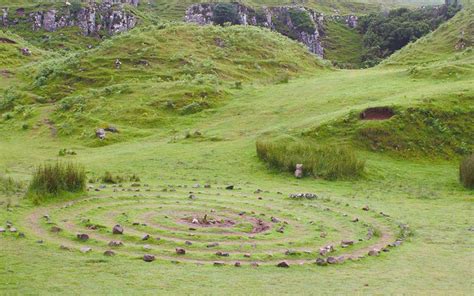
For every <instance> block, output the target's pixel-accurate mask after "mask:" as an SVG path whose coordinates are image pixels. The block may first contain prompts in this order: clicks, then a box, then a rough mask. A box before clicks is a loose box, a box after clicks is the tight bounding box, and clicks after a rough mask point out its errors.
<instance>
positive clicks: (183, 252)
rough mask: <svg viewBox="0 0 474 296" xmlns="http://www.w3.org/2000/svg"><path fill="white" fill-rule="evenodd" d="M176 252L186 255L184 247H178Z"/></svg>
mask: <svg viewBox="0 0 474 296" xmlns="http://www.w3.org/2000/svg"><path fill="white" fill-rule="evenodd" d="M176 254H178V255H185V254H186V250H185V249H183V248H176Z"/></svg>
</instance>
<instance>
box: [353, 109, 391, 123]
mask: <svg viewBox="0 0 474 296" xmlns="http://www.w3.org/2000/svg"><path fill="white" fill-rule="evenodd" d="M394 115H395V112H394V111H393V109H392V108H389V107H373V108H367V109H365V110H364V111H362V113H360V119H362V120H384V119H389V118H391V117H393V116H394Z"/></svg>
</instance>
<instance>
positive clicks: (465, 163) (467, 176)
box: [459, 154, 474, 189]
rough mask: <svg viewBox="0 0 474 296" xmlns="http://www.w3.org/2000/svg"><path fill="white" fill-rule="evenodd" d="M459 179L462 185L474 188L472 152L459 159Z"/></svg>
mask: <svg viewBox="0 0 474 296" xmlns="http://www.w3.org/2000/svg"><path fill="white" fill-rule="evenodd" d="M459 179H460V181H461V183H462V185H463V186H464V187H466V188H470V189H474V154H471V155H469V156H467V157H465V158H464V159H463V160H462V161H461V165H460V166H459Z"/></svg>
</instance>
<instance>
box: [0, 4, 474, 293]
mask: <svg viewBox="0 0 474 296" xmlns="http://www.w3.org/2000/svg"><path fill="white" fill-rule="evenodd" d="M463 13H464V14H462V15H460V16H458V17H457V18H456V19H453V20H452V21H451V22H450V23H449V24H448V25H447V26H451V30H447V31H446V28H444V29H443V28H440V30H445V31H441V33H443V32H447V33H446V34H447V35H444V34H440V33H439V32H435V33H433V35H430V36H427V38H426V40H425V39H421V40H419V41H418V42H416V43H414V44H412V45H410V46H409V48H407V49H406V50H402V51H400V53H399V54H398V55H395V56H394V58H393V60H388V61H386V62H385V63H384V64H382V65H381V66H378V67H376V68H372V69H364V70H336V69H332V68H329V67H328V66H327V64H326V63H324V62H322V61H320V60H318V59H316V58H315V57H312V56H311V55H309V54H308V53H306V52H305V51H304V49H303V47H302V46H298V45H297V44H295V43H294V42H291V41H287V40H283V39H282V38H281V37H279V36H276V35H274V33H270V32H267V31H264V30H257V29H255V30H253V29H252V30H250V31H249V32H247V33H245V32H242V31H243V29H241V28H225V29H201V28H199V29H197V28H192V27H187V26H178V27H170V28H167V29H164V30H163V29H159V30H158V29H157V30H150V31H148V32H141V31H140V32H139V34H137V35H135V36H134V35H131V34H125V35H123V36H119V37H117V38H113V39H111V40H109V41H106V42H105V43H103V44H102V45H100V46H99V47H98V48H96V49H93V50H91V51H85V52H81V53H79V54H78V55H71V57H70V60H67V59H69V56H68V57H66V58H64V57H58V56H56V55H55V54H52V53H49V52H42V51H39V55H38V56H35V55H33V56H32V57H31V60H29V59H28V60H25V59H23V58H21V57H18V56H14V55H13V62H12V64H0V67H1V69H3V68H4V69H7V70H9V71H11V72H12V74H11V75H8V77H7V76H2V79H1V80H0V90H2V91H3V90H6V89H9V88H10V87H14V88H15V91H16V92H20V93H21V95H19V96H18V102H20V101H21V104H20V103H18V104H17V105H16V106H15V107H13V108H11V109H8V110H6V111H2V114H6V113H10V115H9V116H12V117H9V116H3V115H2V119H0V136H1V143H0V227H1V228H5V227H6V224H7V221H9V222H11V224H12V225H13V227H14V228H16V229H17V232H11V231H10V230H6V232H5V233H0V294H5V295H17V294H19V295H24V294H26V295H29V294H41V295H42V294H85V295H93V294H99V295H101V294H108V295H115V294H211V295H215V294H224V293H225V294H230V295H262V294H263V295H266V294H272V295H273V294H292V295H293V294H301V295H310V294H331V295H333V294H349V293H356V294H410V295H411V294H415V295H417V294H421V295H427V294H429V295H446V294H449V295H468V294H471V293H472V289H473V282H472V278H473V266H474V256H473V253H472V245H473V243H474V237H473V230H472V229H473V226H474V221H473V218H472V216H473V215H472V214H473V212H474V204H473V200H474V199H473V198H474V192H473V191H472V190H469V189H465V188H463V187H462V185H461V184H460V183H459V180H458V166H459V161H460V158H461V155H459V154H456V153H452V154H449V155H448V157H446V155H440V154H436V153H433V154H432V155H428V156H427V155H422V154H414V155H407V156H401V155H397V154H396V153H386V152H383V151H377V152H374V151H372V150H370V149H365V148H364V146H363V145H354V151H355V153H356V154H357V157H358V159H361V160H364V161H365V171H364V174H363V176H361V178H359V179H357V180H350V181H325V180H322V179H316V178H313V177H306V178H303V179H296V178H294V176H293V175H292V174H291V173H289V172H279V171H277V170H274V169H270V168H269V167H268V166H267V164H266V163H264V162H263V161H261V160H259V158H258V157H257V153H256V148H255V143H256V140H257V139H258V138H259V137H260V136H262V135H274V134H276V135H292V136H294V137H302V135H304V134H305V133H307V132H309V131H313V130H314V128H315V127H319V126H321V125H327V124H331V123H332V122H334V121H340V120H343V119H344V118H346V117H347V116H348V114H352V113H359V112H361V111H362V110H364V109H366V108H368V107H376V106H392V105H395V106H397V108H410V107H414V106H419V105H423V104H427V103H432V104H435V105H436V106H437V107H438V108H447V107H448V106H451V104H452V102H454V101H460V102H462V103H463V104H459V106H458V108H462V110H463V111H465V112H472V104H469V102H471V101H472V97H473V93H472V92H473V90H472V84H473V80H474V72H473V71H472V69H473V68H472V61H473V60H472V56H473V53H472V49H469V48H466V49H464V50H463V51H455V50H454V44H455V43H456V42H457V40H458V39H456V37H453V36H457V34H458V31H459V29H460V28H463V27H467V28H471V26H470V25H469V24H470V23H471V22H472V21H471V20H470V13H471V11H464V12H463ZM245 34H250V35H245ZM174 35H176V36H181V37H183V36H184V37H183V38H182V39H183V40H186V42H188V43H190V44H191V45H190V46H189V47H188V48H185V49H181V48H180V45H181V43H179V39H180V38H177V37H176V38H175V37H174ZM244 36H258V37H259V39H258V41H257V40H256V41H255V42H254V43H252V42H249V41H248V38H244ZM10 37H11V38H14V36H10ZM451 37H452V38H451ZM15 38H16V37H15ZM216 38H221V39H223V40H224V43H226V42H227V44H228V43H229V42H232V41H233V42H236V43H238V42H239V41H240V42H241V47H239V46H232V47H230V48H225V49H222V48H220V46H218V45H216V43H215V40H216ZM244 39H247V42H243V41H242V40H244ZM126 40H132V41H133V42H132V43H133V44H140V46H137V47H134V46H132V45H130V44H132V43H127V42H124V41H126ZM442 40H447V41H446V46H443V48H442V49H441V48H436V47H434V46H433V44H440V42H441V41H442ZM135 41H136V42H135ZM21 42H25V41H21ZM147 42H148V43H147ZM160 42H162V43H160ZM165 42H169V46H168V47H166V46H165V45H164V43H165ZM155 44H157V45H155ZM126 45H128V46H126ZM0 46H2V47H0V49H2V51H0V55H2V54H5V56H9V57H11V56H12V55H11V53H14V52H15V51H14V50H12V49H11V47H7V45H5V44H0ZM3 46H4V47H3ZM14 46H17V45H14ZM421 46H422V48H424V51H426V54H427V56H424V55H422V54H421V53H420V51H419V48H420V47H421ZM284 48H291V54H290V53H288V52H285V51H284V50H283V49H284ZM239 49H240V50H239ZM430 49H432V50H433V55H434V54H435V53H434V51H436V55H437V56H439V57H440V58H439V59H436V61H432V60H431V58H429V56H431V52H429V50H430ZM170 52H177V53H179V52H181V53H182V54H181V56H179V55H176V56H173V55H170ZM40 54H41V56H40ZM43 54H44V57H43V56H42V55H43ZM206 54H208V55H210V56H212V60H213V63H214V64H213V67H211V70H212V71H211V72H210V73H205V74H207V75H209V76H210V77H211V78H212V79H211V82H209V80H204V82H202V84H198V85H201V86H202V85H204V86H209V85H213V86H214V87H215V88H216V89H218V90H219V91H222V93H224V94H225V96H223V97H219V98H220V100H218V101H215V102H214V101H213V104H209V105H207V106H206V108H204V109H203V110H200V112H195V113H194V112H193V113H190V114H188V113H182V112H177V110H165V109H160V108H161V107H160V105H158V107H157V105H150V103H151V102H154V101H156V100H157V97H158V98H160V99H164V98H165V97H167V96H171V94H172V93H173V92H176V93H178V94H182V92H180V91H182V88H185V92H189V90H188V89H189V88H190V87H194V86H193V84H189V81H193V80H195V79H196V77H200V76H201V75H202V74H203V73H202V71H205V70H206V69H209V67H207V68H206V63H205V62H206ZM190 55H192V57H193V58H192V60H193V63H191V62H190V61H191V58H190ZM402 55H403V56H404V58H403V59H401V56H402ZM414 55H417V56H418V55H419V56H420V58H419V59H417V58H416V57H414ZM291 56H293V58H291ZM456 56H457V58H456ZM41 57H42V58H41ZM117 57H119V58H120V59H122V60H123V63H122V68H121V69H120V70H117V69H113V62H114V60H115V59H116V58H117ZM16 58H18V59H16ZM134 58H135V59H146V60H149V61H150V62H151V63H150V64H151V66H150V67H141V66H140V67H136V66H135V65H134V62H135V60H133V59H134ZM37 59H38V60H40V61H41V63H38V62H37ZM252 59H253V60H254V61H256V63H257V64H259V67H260V68H259V67H256V66H255V64H253V63H249V61H250V60H252ZM401 60H403V61H414V62H413V63H408V62H407V63H402V62H400V61H401ZM419 60H425V61H426V62H425V63H424V64H423V65H421V64H420V65H416V66H417V67H420V69H419V70H418V71H419V72H417V74H416V75H415V74H414V72H413V70H412V67H414V66H415V64H416V61H419ZM183 61H186V63H182V62H183ZM461 62H462V63H461ZM239 63H240V66H238V67H236V66H235V65H236V64H239ZM186 64H191V66H190V67H189V68H188V69H187V71H190V70H192V71H190V74H189V73H188V75H190V77H191V78H189V77H184V76H186V75H185V74H186V73H184V74H183V73H182V72H180V71H182V70H183V68H184V67H183V66H182V65H186ZM282 64H285V65H291V67H288V66H286V67H284V68H285V71H284V72H285V74H286V75H283V76H281V77H277V76H279V75H281V74H282V73H281V72H280V69H281V68H282ZM459 64H462V66H459V67H461V68H462V71H460V70H459V71H458V69H459V67H458V65H459ZM51 65H53V66H54V71H57V72H56V76H54V75H51V76H48V77H47V78H48V79H47V80H45V81H43V84H42V85H39V86H38V85H37V84H35V81H36V80H37V77H38V75H37V73H41V70H42V69H45V68H46V69H49V68H48V67H51ZM78 65H79V66H78ZM84 65H85V66H84ZM94 65H99V66H96V67H94ZM262 65H265V68H263V67H262ZM436 67H437V68H436ZM440 67H441V68H450V69H451V71H452V72H454V73H456V74H457V75H449V76H445V75H438V74H436V73H435V74H436V75H432V74H433V72H430V71H437V70H436V69H440ZM82 68H84V69H83V71H79V69H82ZM258 69H260V70H258ZM288 69H290V70H288ZM433 69H435V70H433ZM240 71H242V72H244V73H246V75H245V77H247V78H248V79H243V78H245V77H241V76H239V73H242V72H240ZM44 73H49V72H44ZM57 73H60V74H57ZM61 73H62V74H61ZM64 73H67V75H64V76H61V75H63V74H64ZM420 73H421V74H420ZM425 73H429V75H426V74H425ZM49 74H50V73H49ZM49 74H48V75H49ZM164 74H167V75H169V77H170V81H162V80H160V79H156V77H155V76H160V75H162V76H163V75H164ZM0 75H1V73H0ZM94 75H97V76H96V78H97V79H90V78H91V77H95V76H94ZM208 78H209V77H208ZM138 80H140V81H138ZM238 81H241V82H242V84H241V85H239V84H236V82H238ZM124 85H125V86H128V89H126V90H125V91H124V88H121V87H123V86H124ZM107 87H111V89H112V91H110V90H108V91H106V90H104V89H105V88H107ZM66 88H67V89H68V91H67V92H64V89H66ZM163 89H165V90H166V92H165V94H164V95H163V98H161V97H160V94H161V93H160V92H163ZM65 94H66V96H68V97H75V98H77V97H78V96H82V99H80V100H79V99H78V100H77V102H79V103H80V104H82V102H86V103H85V106H78V105H77V104H76V105H75V104H73V107H72V108H69V107H68V108H63V111H60V108H62V107H61V106H63V105H64V104H63V103H64V101H62V99H63V98H64V96H65ZM40 97H41V98H40ZM177 97H183V95H178V96H177ZM184 97H186V96H184ZM45 98H47V100H45ZM15 102H16V101H15ZM61 102H62V103H61ZM186 103H189V102H186ZM20 105H21V106H26V107H25V108H24V109H21V108H20V107H18V106H20ZM128 108H130V109H131V110H132V111H131V112H129V113H127V109H128ZM28 110H29V111H28ZM58 110H59V111H58ZM102 110H105V111H104V112H102ZM27 111H28V112H27ZM151 112H155V113H151ZM7 117H8V118H7ZM392 120H393V119H389V122H392ZM66 123H67V124H69V127H68V126H67V125H65V124H66ZM25 124H26V126H25ZM107 124H110V125H116V126H118V128H119V130H120V133H119V134H118V135H112V134H108V137H110V138H108V139H107V140H105V141H100V140H98V139H95V138H94V136H93V134H94V131H95V128H98V127H103V126H104V127H105V125H107ZM360 124H363V123H360ZM466 124H469V122H468V121H466ZM353 130H354V127H353V126H349V127H348V130H345V129H342V132H344V133H347V134H346V135H344V134H343V135H340V134H334V135H332V137H331V136H326V137H325V138H324V141H325V143H331V144H335V145H338V144H340V143H342V142H344V141H345V140H346V138H347V137H346V136H347V135H348V134H349V132H352V131H353ZM58 131H59V132H58ZM64 131H70V133H67V132H64ZM337 131H338V132H341V130H340V129H338V130H337ZM463 137H465V138H468V139H469V135H463ZM471 138H472V137H471ZM314 140H316V141H317V138H315V139H314ZM356 144H357V143H356ZM420 148H421V147H420ZM63 149H66V150H68V151H74V152H75V153H74V154H68V155H65V156H60V150H62V151H63ZM63 154H64V153H63ZM58 160H61V161H72V162H74V163H79V164H81V165H83V166H84V167H85V169H86V173H87V179H88V180H90V183H89V184H88V187H89V191H87V193H84V195H81V196H80V197H77V196H64V197H63V198H59V200H55V201H48V202H43V203H41V204H40V205H35V204H34V203H33V202H32V201H31V200H29V199H27V198H25V197H24V193H25V190H26V188H27V187H26V184H27V182H28V181H29V180H30V178H31V176H32V174H33V172H34V171H35V168H36V167H37V166H38V165H40V164H42V163H44V162H47V163H55V162H56V161H58ZM106 172H110V173H111V174H112V175H114V176H117V175H118V176H121V177H122V180H120V181H119V184H105V183H103V182H102V180H101V179H102V177H103V176H104V174H105V173H106ZM132 175H136V176H138V177H139V179H140V180H139V181H138V180H137V179H136V178H134V180H132V181H130V178H129V177H130V176H132ZM198 185H199V186H198ZM205 185H210V186H205ZM229 185H234V187H233V189H230V188H229V189H226V187H228V186H229ZM96 189H97V191H96ZM295 193H314V194H316V195H317V196H318V198H316V199H303V200H298V199H296V200H295V199H292V198H289V195H291V194H295ZM190 197H193V198H190ZM366 207H367V208H366ZM363 208H366V209H365V210H363ZM243 212H245V213H243ZM382 213H383V214H382ZM45 215H47V216H46V217H45ZM205 215H208V216H207V217H206V218H205V219H210V220H213V221H215V223H216V224H212V225H210V224H205V223H204V222H202V221H203V219H204V216H205ZM272 217H274V218H277V219H276V220H275V219H272ZM193 218H196V219H198V220H199V221H198V223H193V222H190V220H192V219H193ZM355 218H358V221H357V222H353V221H356V220H355ZM285 222H287V223H285ZM115 224H120V225H122V226H123V227H124V230H125V231H124V233H123V235H117V234H115V235H114V234H113V233H112V227H113V226H114V225H115ZM53 226H55V227H59V228H60V229H61V231H59V232H58V233H55V232H53V231H51V230H52V227H53ZM191 228H194V229H195V230H192V229H191ZM19 233H22V234H23V235H20V234H19ZM78 233H81V234H88V235H89V236H90V238H89V239H88V240H86V241H82V240H79V239H78V238H77V237H76V235H77V234H78ZM145 234H149V235H150V238H149V239H147V240H142V237H143V236H144V235H145ZM22 236H24V237H22ZM158 237H159V238H160V239H158ZM398 239H401V240H403V243H402V244H401V245H400V246H397V247H387V245H389V244H392V243H393V242H395V241H397V240H398ZM112 240H113V241H122V242H123V246H113V247H110V246H109V245H108V243H109V241H112ZM342 240H352V241H353V242H354V243H353V244H349V245H348V246H344V247H343V246H341V241H342ZM186 241H190V242H191V243H192V244H189V243H186ZM215 242H218V243H219V245H218V246H214V247H208V245H209V244H211V243H215ZM327 244H333V245H334V247H335V249H336V250H335V251H334V252H332V253H329V254H325V255H320V254H319V252H320V248H321V247H324V246H326V245H327ZM61 246H63V248H61ZM84 248H91V250H90V251H88V250H86V249H84ZM175 248H184V249H185V250H186V254H185V255H178V254H176V252H175ZM384 248H386V249H387V252H384V251H382V252H380V254H378V256H368V252H369V251H370V250H373V249H384ZM81 249H83V250H82V251H81ZM109 249H112V250H113V251H114V252H115V253H116V255H115V256H111V257H109V256H104V255H103V253H104V251H106V250H109ZM218 251H220V252H223V253H229V256H220V255H216V252H218ZM287 251H289V252H287ZM144 254H153V255H154V256H155V257H156V260H155V261H154V262H151V263H147V262H144V261H143V260H142V257H143V255H144ZM246 254H249V255H250V256H245V255H246ZM328 256H331V257H335V258H336V259H339V260H340V261H341V262H340V263H338V264H329V265H328V266H318V265H317V264H315V260H316V258H318V257H321V258H327V257H328ZM283 260H285V261H287V262H288V263H289V265H290V267H289V268H278V267H276V264H277V263H279V262H281V261H283ZM215 261H218V262H222V263H223V264H224V265H223V266H214V262H215ZM236 261H239V262H241V265H242V266H241V267H240V268H238V267H234V266H233V265H234V263H235V262H236ZM255 262H257V263H258V264H259V266H258V267H256V266H252V264H253V263H255Z"/></svg>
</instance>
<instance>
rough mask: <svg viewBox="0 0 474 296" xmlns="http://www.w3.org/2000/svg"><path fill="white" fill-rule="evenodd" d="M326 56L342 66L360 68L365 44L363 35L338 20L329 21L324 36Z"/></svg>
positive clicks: (336, 64) (338, 65)
mask: <svg viewBox="0 0 474 296" xmlns="http://www.w3.org/2000/svg"><path fill="white" fill-rule="evenodd" d="M323 47H324V57H325V58H326V59H328V60H330V61H332V62H333V64H334V65H335V66H337V67H341V68H349V69H350V68H360V67H361V66H362V55H363V53H364V45H363V42H362V35H360V34H359V33H358V32H357V31H356V30H355V29H350V28H348V27H347V26H346V25H345V24H343V23H339V22H337V21H327V22H326V28H325V36H324V38H323Z"/></svg>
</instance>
